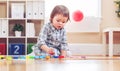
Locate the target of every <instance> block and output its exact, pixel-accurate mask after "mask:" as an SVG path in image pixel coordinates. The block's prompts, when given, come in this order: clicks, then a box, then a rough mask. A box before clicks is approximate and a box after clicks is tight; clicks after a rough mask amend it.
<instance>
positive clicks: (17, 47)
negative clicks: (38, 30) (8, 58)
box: [9, 43, 25, 55]
mask: <svg viewBox="0 0 120 71" xmlns="http://www.w3.org/2000/svg"><path fill="white" fill-rule="evenodd" d="M9 55H25V44H23V43H11V44H9Z"/></svg>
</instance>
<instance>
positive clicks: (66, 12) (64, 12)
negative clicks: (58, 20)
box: [50, 5, 70, 23]
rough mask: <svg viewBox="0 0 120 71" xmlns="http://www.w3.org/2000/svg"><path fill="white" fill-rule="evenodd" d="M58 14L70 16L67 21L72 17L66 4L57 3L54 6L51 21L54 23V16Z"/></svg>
mask: <svg viewBox="0 0 120 71" xmlns="http://www.w3.org/2000/svg"><path fill="white" fill-rule="evenodd" d="M56 14H62V15H63V16H64V17H68V19H67V21H68V20H69V19H70V17H69V10H68V8H67V7H65V6H64V5H57V6H55V7H54V9H53V10H52V12H51V15H50V22H51V23H52V19H53V18H54V16H55V15H56Z"/></svg>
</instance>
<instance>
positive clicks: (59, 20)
mask: <svg viewBox="0 0 120 71" xmlns="http://www.w3.org/2000/svg"><path fill="white" fill-rule="evenodd" d="M67 20H68V17H65V16H63V15H61V14H57V15H55V16H54V17H53V19H52V24H53V26H54V27H55V28H56V29H61V28H63V27H64V25H65V24H66V22H67Z"/></svg>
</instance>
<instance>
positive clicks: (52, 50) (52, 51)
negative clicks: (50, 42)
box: [48, 47, 55, 55]
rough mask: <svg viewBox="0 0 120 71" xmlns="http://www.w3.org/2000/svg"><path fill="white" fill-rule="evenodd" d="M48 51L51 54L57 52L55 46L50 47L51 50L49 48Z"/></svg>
mask: <svg viewBox="0 0 120 71" xmlns="http://www.w3.org/2000/svg"><path fill="white" fill-rule="evenodd" d="M48 53H49V54H50V55H54V54H55V52H54V48H51V47H50V48H49V50H48Z"/></svg>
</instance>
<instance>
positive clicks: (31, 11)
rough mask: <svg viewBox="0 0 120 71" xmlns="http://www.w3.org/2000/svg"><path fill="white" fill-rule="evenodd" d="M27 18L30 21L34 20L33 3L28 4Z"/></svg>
mask: <svg viewBox="0 0 120 71" xmlns="http://www.w3.org/2000/svg"><path fill="white" fill-rule="evenodd" d="M26 18H28V19H32V18H33V3H32V2H27V8H26Z"/></svg>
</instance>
